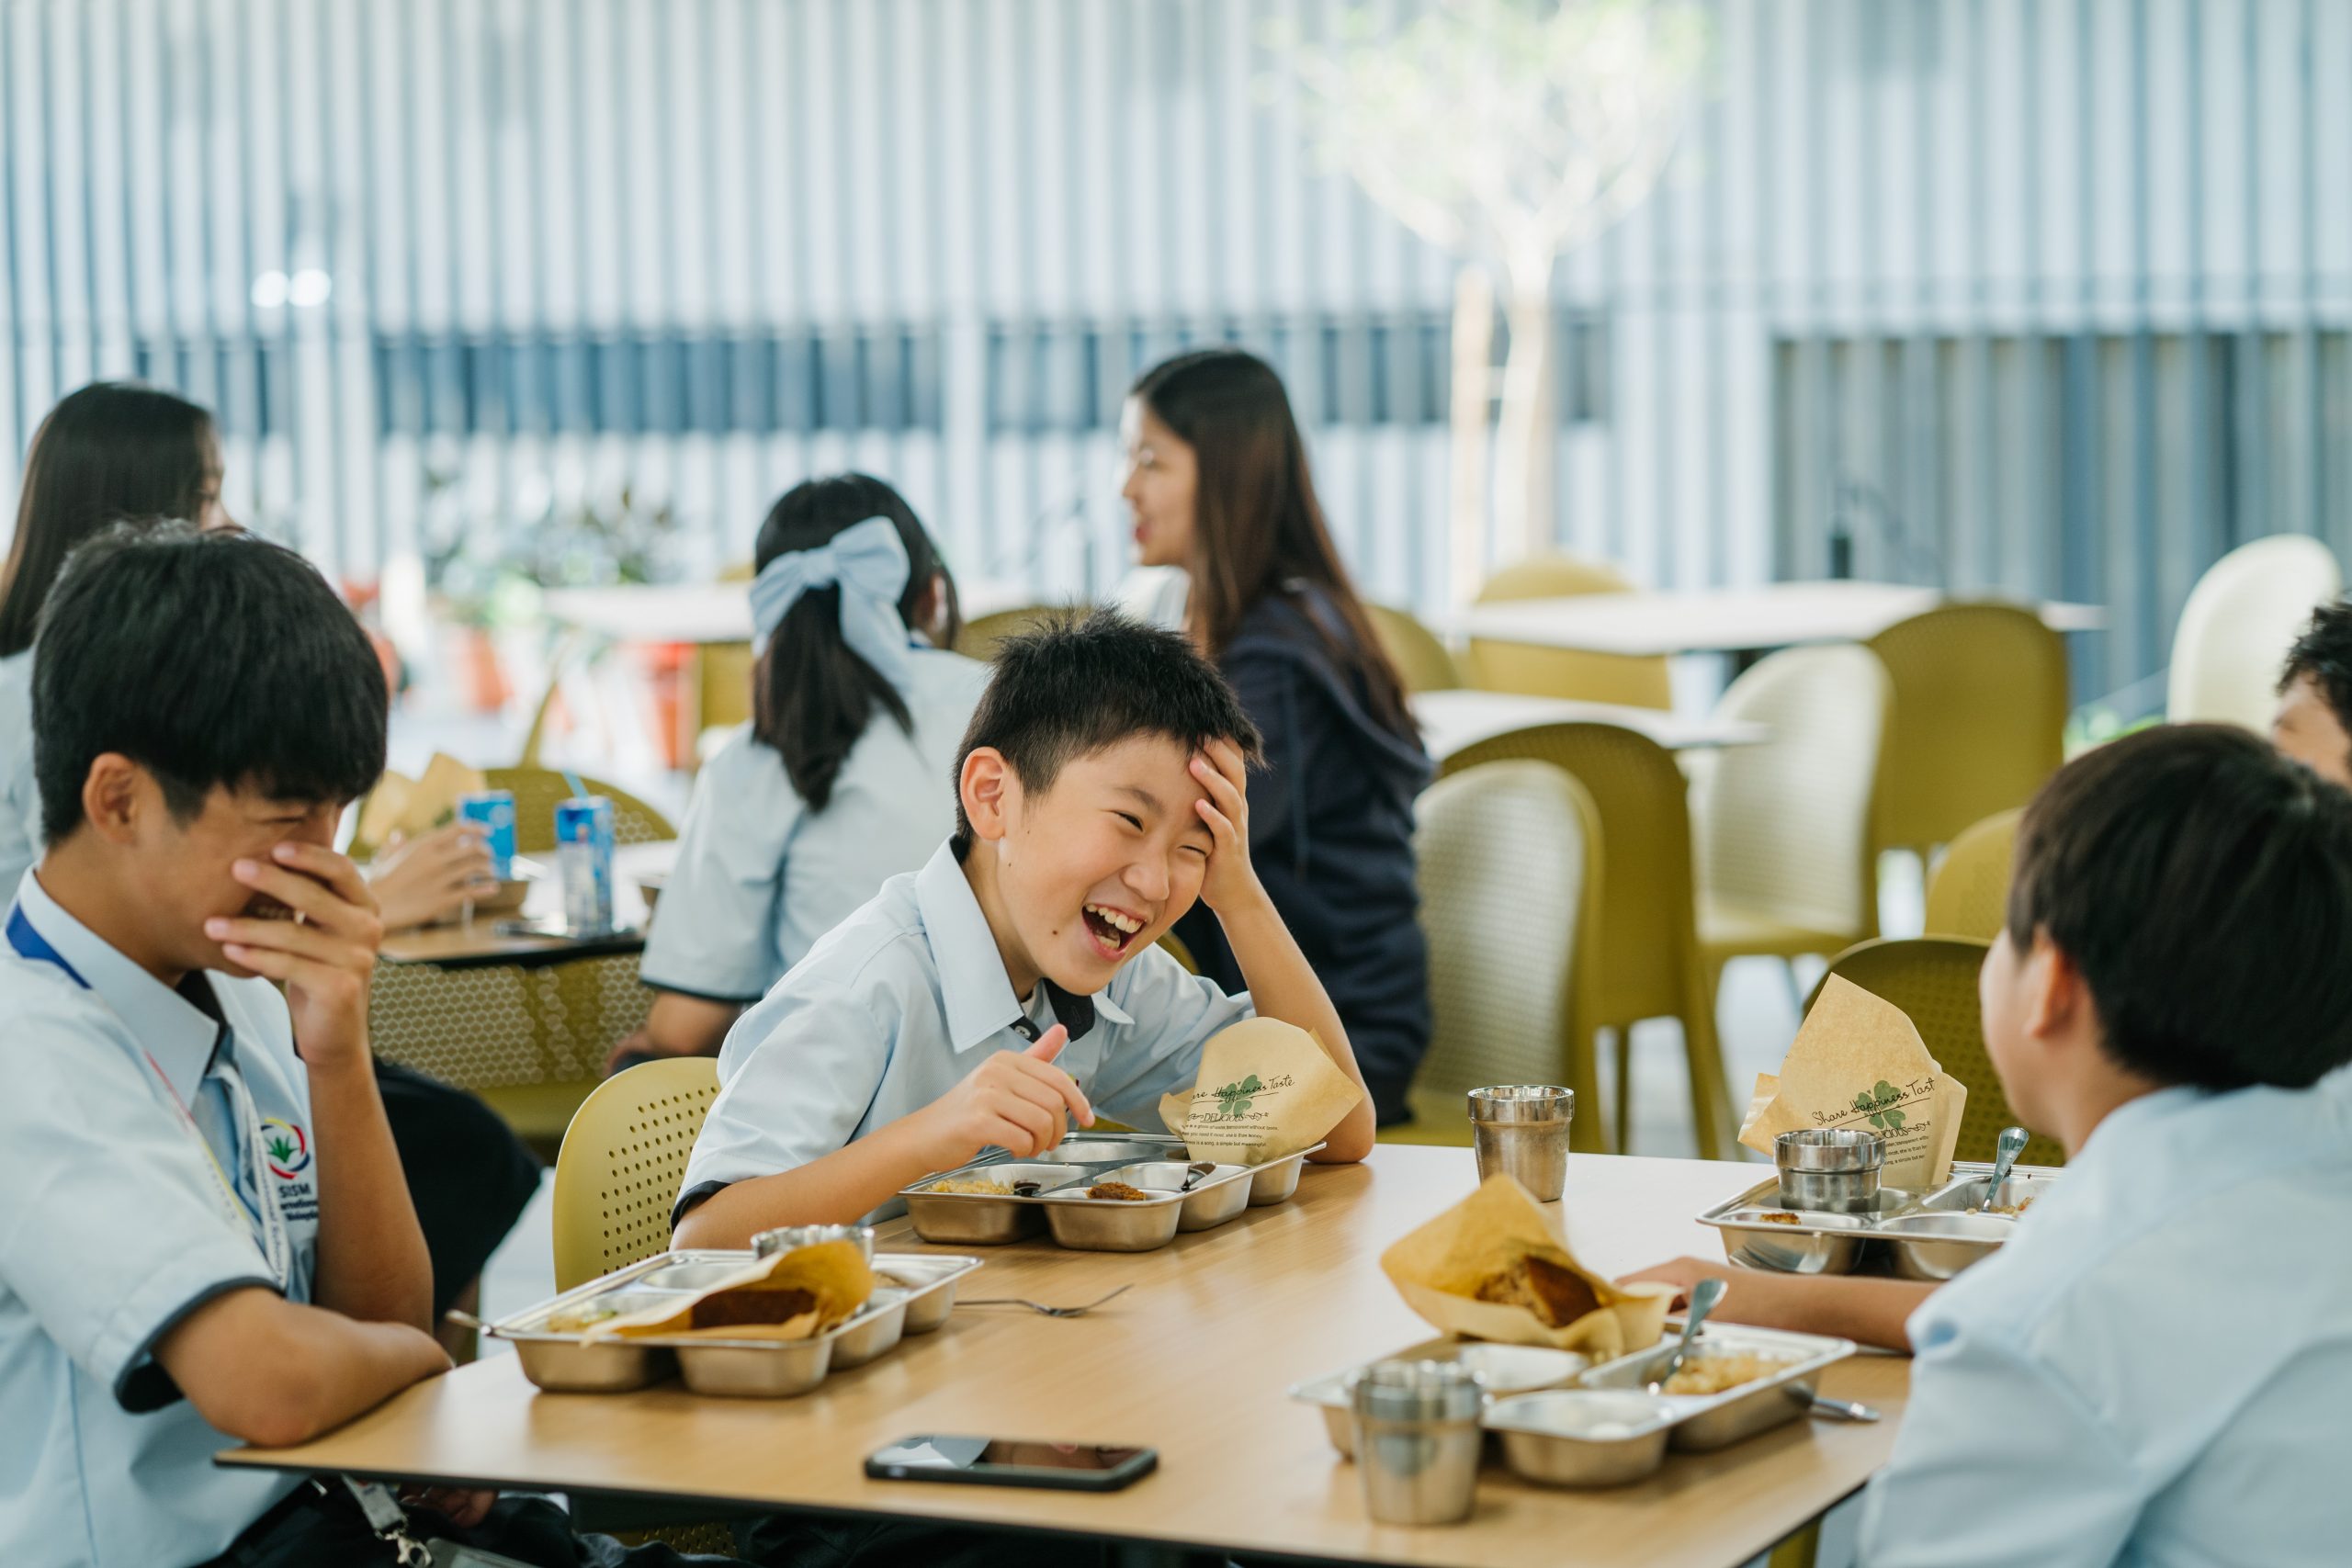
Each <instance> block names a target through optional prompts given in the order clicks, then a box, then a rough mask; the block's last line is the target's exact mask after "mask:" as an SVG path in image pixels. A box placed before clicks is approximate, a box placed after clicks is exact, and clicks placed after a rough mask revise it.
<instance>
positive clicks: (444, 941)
mask: <svg viewBox="0 0 2352 1568" xmlns="http://www.w3.org/2000/svg"><path fill="white" fill-rule="evenodd" d="M523 858H525V859H526V860H528V861H530V862H531V863H533V864H534V865H535V866H537V868H538V869H539V871H540V872H541V873H542V874H541V875H540V876H539V877H538V878H537V880H535V881H534V882H533V883H532V884H531V888H530V891H529V892H528V893H527V894H526V895H525V897H524V899H523V908H522V909H521V910H520V911H519V912H517V913H508V914H503V915H476V916H475V917H473V919H470V920H467V921H463V922H460V923H456V924H451V925H446V926H417V927H414V928H412V929H411V930H408V931H394V932H392V933H390V935H388V936H386V937H385V938H384V942H383V945H382V947H380V948H379V950H378V953H379V956H380V957H382V958H383V960H384V961H385V962H386V963H388V964H436V965H438V966H440V967H441V968H444V969H457V968H465V967H469V966H471V965H475V964H561V963H565V962H567V961H570V960H572V959H578V958H598V957H605V956H608V955H610V954H612V953H639V952H642V951H643V950H644V948H645V928H646V925H647V923H648V922H649V920H650V919H651V915H650V908H649V906H648V905H647V903H646V900H645V894H644V890H643V888H642V886H640V879H643V880H644V881H650V882H652V883H654V884H655V885H656V886H659V885H660V884H661V883H662V882H663V881H665V880H666V879H667V878H668V875H669V872H670V867H671V865H672V863H673V862H675V861H676V859H677V858H678V844H677V840H674V839H671V840H662V842H659V843H651V844H622V845H620V846H619V847H617V848H616V849H615V850H614V852H613V919H614V923H615V925H616V927H617V928H618V929H617V930H616V931H615V932H614V933H613V934H612V935H610V936H604V937H594V938H590V939H587V940H584V941H576V940H574V939H572V938H570V937H552V936H513V935H507V934H503V933H502V932H501V931H499V929H498V928H499V927H500V926H501V925H502V924H504V923H505V922H507V921H511V920H515V919H543V918H552V917H556V916H560V915H561V914H562V913H563V879H562V878H561V876H560V875H559V874H557V870H556V857H555V856H554V855H552V854H546V855H526V856H525V857H523Z"/></svg>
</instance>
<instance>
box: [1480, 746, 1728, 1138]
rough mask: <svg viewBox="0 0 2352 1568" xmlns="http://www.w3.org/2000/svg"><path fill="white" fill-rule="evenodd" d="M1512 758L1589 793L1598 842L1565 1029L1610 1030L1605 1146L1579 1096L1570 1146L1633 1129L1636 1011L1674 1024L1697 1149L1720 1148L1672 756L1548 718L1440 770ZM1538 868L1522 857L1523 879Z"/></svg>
mask: <svg viewBox="0 0 2352 1568" xmlns="http://www.w3.org/2000/svg"><path fill="white" fill-rule="evenodd" d="M1510 760H1522V761H1538V762H1550V763H1553V764H1555V766H1557V767H1560V768H1564V769H1566V771H1567V772H1568V773H1570V774H1571V775H1573V776H1574V777H1575V779H1576V780H1577V783H1578V784H1582V785H1583V786H1584V787H1585V789H1586V791H1587V792H1588V793H1589V795H1591V797H1592V802H1593V805H1594V807H1596V808H1597V810H1598V813H1599V820H1600V835H1601V841H1602V842H1603V843H1604V844H1605V845H1606V846H1607V852H1608V863H1609V869H1608V875H1607V876H1606V877H1604V878H1603V879H1602V880H1601V886H1600V905H1599V909H1598V915H1597V921H1596V924H1597V927H1598V930H1597V933H1596V935H1597V942H1598V945H1597V948H1596V951H1595V954H1594V961H1593V962H1592V963H1591V964H1587V965H1583V966H1580V967H1579V968H1578V969H1577V974H1576V1001H1575V1008H1574V1022H1573V1023H1572V1025H1571V1027H1572V1028H1573V1030H1574V1031H1575V1033H1576V1038H1577V1040H1578V1041H1579V1042H1586V1043H1589V1042H1591V1041H1592V1040H1593V1039H1594V1038H1595V1037H1596V1035H1597V1033H1598V1032H1599V1031H1600V1030H1603V1029H1609V1030H1613V1031H1614V1032H1615V1033H1616V1050H1617V1068H1618V1077H1617V1084H1618V1090H1617V1103H1616V1107H1615V1113H1616V1114H1615V1129H1616V1134H1615V1137H1614V1138H1613V1139H1611V1140H1610V1141H1609V1143H1608V1145H1604V1144H1603V1143H1602V1142H1601V1140H1600V1137H1599V1134H1600V1118H1599V1117H1598V1116H1597V1115H1594V1114H1591V1113H1590V1112H1588V1111H1586V1110H1585V1108H1584V1107H1583V1106H1582V1105H1579V1106H1578V1107H1577V1111H1578V1115H1577V1121H1576V1129H1575V1130H1576V1134H1577V1139H1578V1140H1579V1142H1578V1144H1577V1146H1578V1147H1580V1148H1588V1149H1589V1148H1598V1147H1603V1146H1613V1147H1615V1148H1616V1149H1617V1150H1618V1151H1619V1152H1621V1153H1622V1152H1623V1151H1624V1148H1625V1145H1626V1142H1627V1139H1628V1137H1629V1135H1630V1129H1631V1126H1632V1110H1631V1106H1632V1100H1633V1094H1632V1078H1631V1076H1630V1069H1631V1066H1632V1044H1631V1031H1632V1028H1633V1026H1634V1024H1635V1023H1636V1022H1638V1021H1641V1020H1643V1019H1649V1018H1672V1019H1674V1020H1676V1021H1679V1023H1680V1024H1681V1025H1682V1041H1683V1048H1684V1051H1685V1053H1686V1055H1687V1056H1688V1057H1689V1061H1690V1068H1691V1124H1692V1129H1693V1131H1694V1132H1695V1133H1696V1134H1697V1137H1698V1144H1699V1152H1700V1154H1701V1155H1702V1156H1704V1157H1708V1158H1724V1157H1727V1156H1726V1151H1727V1149H1728V1147H1729V1143H1730V1140H1729V1137H1728V1131H1729V1129H1730V1128H1731V1127H1732V1126H1734V1125H1736V1123H1735V1122H1734V1120H1733V1118H1732V1114H1731V1101H1730V1100H1729V1098H1728V1096H1727V1095H1726V1093H1725V1090H1724V1066H1723V1056H1722V1053H1721V1048H1720V1046H1719V1045H1718V1044H1717V1041H1716V1035H1715V996H1714V987H1713V977H1712V976H1711V974H1710V972H1709V969H1708V965H1707V962H1706V957H1705V954H1704V953H1702V951H1701V949H1700V946H1699V931H1698V912H1697V898H1696V889H1695V885H1694V883H1693V879H1692V874H1691V813H1690V804H1689V801H1688V799H1687V798H1686V795H1685V793H1684V783H1683V777H1682V772H1681V770H1680V769H1679V768H1678V767H1676V766H1675V761H1674V757H1673V754H1672V753H1671V752H1668V750H1665V749H1664V748H1662V747H1660V746H1659V745H1658V744H1657V742H1656V741H1654V740H1651V739H1649V738H1648V737H1647V736H1645V735H1640V734H1637V733H1635V732H1634V731H1633V730H1630V729H1626V728H1622V727H1620V726H1617V725H1613V724H1581V723H1578V724H1546V725H1538V726H1535V727H1532V728H1527V729H1517V730H1511V731H1509V732H1507V733H1505V734H1502V735H1498V736H1493V737H1490V738H1489V739H1485V740H1481V741H1479V742H1477V743H1476V745H1473V746H1467V747H1464V749H1463V750H1459V751H1457V752H1455V753H1453V755H1452V756H1450V757H1448V758H1446V759H1445V761H1444V762H1443V764H1442V769H1443V772H1444V773H1445V775H1446V776H1447V777H1449V778H1450V777H1452V776H1453V775H1454V774H1457V773H1467V772H1469V771H1471V770H1472V769H1475V768H1477V767H1480V766H1482V765H1484V764H1486V763H1488V762H1497V761H1510ZM1544 874H1549V871H1548V868H1546V867H1544V866H1542V865H1540V864H1535V863H1530V866H1529V867H1528V868H1527V869H1525V870H1523V871H1522V878H1523V879H1530V880H1532V878H1533V877H1540V876H1542V875H1544ZM1587 1048H1588V1049H1589V1044H1588V1046H1587ZM1571 1087H1573V1086H1571Z"/></svg>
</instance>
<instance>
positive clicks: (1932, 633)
mask: <svg viewBox="0 0 2352 1568" xmlns="http://www.w3.org/2000/svg"><path fill="white" fill-rule="evenodd" d="M1870 646H1871V651H1872V652H1874V653H1876V654H1877V655H1878V656H1879V658H1880V659H1881V660H1883V661H1884V662H1885V664H1886V672H1887V674H1888V675H1889V676H1890V677H1891V678H1892V679H1893V681H1894V708H1893V710H1892V713H1891V714H1890V716H1889V720H1888V724H1887V731H1886V739H1885V740H1884V741H1883V744H1882V747H1881V756H1882V761H1881V762H1880V765H1879V784H1878V808H1877V820H1878V835H1877V837H1878V844H1879V847H1880V848H1882V849H1900V850H1912V851H1915V852H1917V853H1918V854H1919V855H1920V856H1921V858H1922V859H1925V857H1926V855H1927V853H1928V851H1929V850H1931V849H1933V848H1934V847H1935V846H1936V845H1938V844H1948V843H1950V842H1951V840H1953V839H1954V838H1955V837H1957V836H1958V835H1959V833H1960V830H1961V829H1963V828H1965V827H1967V826H1968V825H1969V824H1970V823H1972V822H1976V821H1981V820H1982V819H1983V818H1987V817H1990V816H1992V815H1993V813H1995V812H1996V811H2006V810H2008V809H2009V808H2010V807H2018V806H2023V805H2024V804H2025V803H2026V802H2027V801H2028V800H2030V799H2031V798H2032V795H2033V792H2034V791H2035V790H2038V789H2040V788H2041V784H2042V781H2043V780H2045V779H2047V778H2048V777H2049V776H2050V775H2051V774H2052V773H2055V772H2057V771H2058V764H2059V762H2060V761H2061V760H2062V753H2063V750H2064V737H2065V728H2066V708H2067V701H2068V699H2067V689H2066V645H2065V643H2064V640H2063V639H2061V638H2060V637H2059V636H2058V634H2057V633H2056V632H2053V631H2052V630H2051V629H2050V628H2049V627H2048V626H2043V625H2042V624H2041V617H2040V616H2039V615H2035V614H2034V613H2033V612H2032V611H2030V610H2023V609H2019V608H2018V607H2017V606H2016V605H2014V604H1946V605H1942V606H1940V607H1939V608H1937V609H1933V610H1929V611H1928V612H1926V613H1925V614H1923V615H1914V616H1912V617H1911V618H1910V619H1909V620H1906V621H1898V622H1896V623H1895V624H1894V626H1889V627H1888V628H1887V629H1886V630H1884V631H1883V632H1881V633H1879V635H1878V636H1876V637H1872V638H1871V643H1870Z"/></svg>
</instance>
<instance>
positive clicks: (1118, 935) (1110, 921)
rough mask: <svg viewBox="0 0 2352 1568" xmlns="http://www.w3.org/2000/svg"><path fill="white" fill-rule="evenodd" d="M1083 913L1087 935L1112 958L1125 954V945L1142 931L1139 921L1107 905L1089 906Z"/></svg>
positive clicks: (1141, 924)
mask: <svg viewBox="0 0 2352 1568" xmlns="http://www.w3.org/2000/svg"><path fill="white" fill-rule="evenodd" d="M1084 913H1085V916H1086V930H1087V932H1088V934H1090V935H1091V936H1092V937H1093V938H1094V940H1095V941H1096V942H1098V943H1100V944H1101V945H1102V947H1103V950H1104V951H1105V952H1107V953H1110V954H1111V955H1112V956H1113V957H1114V958H1115V957H1117V956H1119V955H1120V954H1121V953H1125V952H1126V950H1127V944H1128V943H1129V942H1133V941H1135V939H1136V934H1137V933H1138V932H1140V931H1142V930H1143V922H1142V921H1141V920H1139V919H1136V918H1135V917H1134V916H1133V915H1130V914H1127V913H1126V912H1125V911H1124V910H1120V909H1114V908H1111V907H1110V906H1108V905H1107V904H1089V905H1087V906H1086V908H1085V911H1084Z"/></svg>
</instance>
